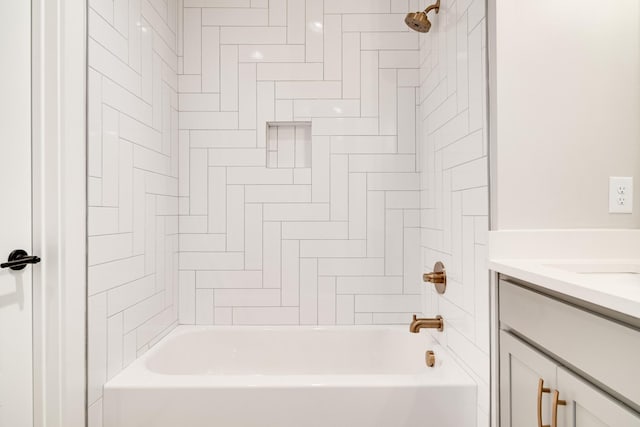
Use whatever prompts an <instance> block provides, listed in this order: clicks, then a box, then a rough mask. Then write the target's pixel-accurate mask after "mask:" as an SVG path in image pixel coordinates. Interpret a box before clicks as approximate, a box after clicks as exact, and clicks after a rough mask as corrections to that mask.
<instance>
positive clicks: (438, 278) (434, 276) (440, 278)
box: [422, 273, 447, 283]
mask: <svg viewBox="0 0 640 427" xmlns="http://www.w3.org/2000/svg"><path fill="white" fill-rule="evenodd" d="M422 280H424V281H425V282H429V283H445V282H446V281H447V275H446V273H426V274H424V275H423V276H422Z"/></svg>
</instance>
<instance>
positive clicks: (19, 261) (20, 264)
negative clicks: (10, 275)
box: [0, 249, 40, 270]
mask: <svg viewBox="0 0 640 427" xmlns="http://www.w3.org/2000/svg"><path fill="white" fill-rule="evenodd" d="M39 262H40V257H37V256H29V254H28V253H27V251H25V250H22V249H16V250H15V251H13V252H11V254H9V259H8V260H7V262H5V263H3V264H0V268H10V269H12V270H22V269H24V268H25V267H26V266H27V264H37V263H39Z"/></svg>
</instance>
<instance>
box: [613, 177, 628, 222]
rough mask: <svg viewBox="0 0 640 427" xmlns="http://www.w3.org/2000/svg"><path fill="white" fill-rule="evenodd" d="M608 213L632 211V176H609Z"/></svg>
mask: <svg viewBox="0 0 640 427" xmlns="http://www.w3.org/2000/svg"><path fill="white" fill-rule="evenodd" d="M609 213H627V214H630V213H633V177H618V176H612V177H609Z"/></svg>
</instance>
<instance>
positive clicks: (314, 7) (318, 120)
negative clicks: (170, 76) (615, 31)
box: [178, 0, 421, 325]
mask: <svg viewBox="0 0 640 427" xmlns="http://www.w3.org/2000/svg"><path fill="white" fill-rule="evenodd" d="M181 3H183V4H184V10H183V12H182V13H183V17H184V21H183V22H184V25H183V27H182V28H183V29H182V30H180V34H181V35H183V37H181V38H180V41H179V46H178V52H179V56H180V58H179V68H180V70H181V73H180V76H179V92H180V322H181V323H187V324H189V323H191V324H192V323H196V324H218V325H220V324H222V325H226V324H234V325H245V324H335V323H338V324H372V323H385V324H389V323H402V324H408V322H409V321H410V319H411V314H412V313H415V312H420V310H421V300H420V297H419V294H420V286H421V284H420V273H421V271H420V261H419V239H420V237H419V233H420V230H419V223H420V218H419V207H420V204H419V191H418V190H419V176H418V173H417V170H416V154H415V152H416V120H415V115H416V105H417V104H416V87H417V86H418V84H419V71H418V68H419V55H418V50H419V37H418V34H417V33H415V32H411V31H410V30H408V28H407V27H406V26H405V24H404V22H403V20H404V15H405V14H406V12H407V11H408V10H409V2H408V1H406V0H404V1H391V0H377V1H373V2H372V1H369V0H346V1H345V0H324V1H323V0H306V1H305V0H289V1H288V2H287V1H284V0H271V1H269V2H267V1H252V2H251V3H249V2H248V1H237V2H235V3H234V2H231V3H232V4H236V3H237V5H238V7H215V6H216V4H217V3H215V2H203V1H197V2H196V1H190V0H184V2H181ZM225 4H227V5H228V4H229V2H226V3H225ZM249 5H250V6H251V7H248V6H249ZM202 6H205V7H202ZM206 6H209V7H206ZM414 6H415V7H417V5H414ZM274 120H277V121H287V122H288V121H292V120H295V121H311V124H312V131H311V132H312V135H313V136H312V141H311V151H312V152H311V165H310V166H311V167H306V168H305V167H297V168H292V167H291V166H292V165H291V164H289V166H287V163H286V162H285V163H281V162H278V165H279V166H283V165H284V166H287V167H280V168H267V167H266V158H267V152H266V123H267V122H270V121H274ZM282 142H283V141H279V143H282ZM280 148H281V149H282V155H286V152H287V150H285V149H284V147H280ZM273 164H275V162H274V163H273Z"/></svg>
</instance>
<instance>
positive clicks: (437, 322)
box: [409, 314, 444, 334]
mask: <svg viewBox="0 0 640 427" xmlns="http://www.w3.org/2000/svg"><path fill="white" fill-rule="evenodd" d="M424 328H427V329H437V330H438V331H440V332H442V331H443V330H444V319H443V318H442V316H436V317H435V319H418V317H417V316H416V315H415V314H414V315H413V321H412V322H411V324H410V325H409V332H411V333H413V334H417V333H418V332H420V329H424Z"/></svg>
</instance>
